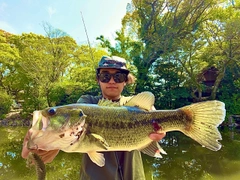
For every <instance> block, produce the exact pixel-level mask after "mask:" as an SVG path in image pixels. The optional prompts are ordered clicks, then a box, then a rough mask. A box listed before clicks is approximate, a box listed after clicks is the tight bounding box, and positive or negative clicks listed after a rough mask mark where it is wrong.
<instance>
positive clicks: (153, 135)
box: [148, 132, 166, 141]
mask: <svg viewBox="0 0 240 180" xmlns="http://www.w3.org/2000/svg"><path fill="white" fill-rule="evenodd" d="M165 135H166V133H156V132H153V133H150V134H149V136H148V137H149V138H150V139H151V140H153V141H160V140H161V139H163V138H164V137H165Z"/></svg>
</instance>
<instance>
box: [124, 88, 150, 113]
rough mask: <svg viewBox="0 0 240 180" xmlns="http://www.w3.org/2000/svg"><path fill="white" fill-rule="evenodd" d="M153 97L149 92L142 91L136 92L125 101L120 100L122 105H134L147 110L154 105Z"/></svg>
mask: <svg viewBox="0 0 240 180" xmlns="http://www.w3.org/2000/svg"><path fill="white" fill-rule="evenodd" d="M154 102H155V97H154V95H153V94H152V93H151V92H148V91H145V92H142V93H139V94H137V95H136V96H133V97H132V98H131V99H130V100H128V101H127V102H124V101H123V102H122V103H124V104H122V103H121V102H120V104H121V105H123V106H136V107H139V108H140V109H144V110H147V111H150V110H151V109H152V107H153V105H154Z"/></svg>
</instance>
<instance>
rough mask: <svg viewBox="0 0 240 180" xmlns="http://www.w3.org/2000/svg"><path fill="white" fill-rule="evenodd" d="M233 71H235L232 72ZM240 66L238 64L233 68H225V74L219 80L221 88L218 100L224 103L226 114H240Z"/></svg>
mask: <svg viewBox="0 0 240 180" xmlns="http://www.w3.org/2000/svg"><path fill="white" fill-rule="evenodd" d="M234 71H235V73H234ZM239 79H240V68H239V67H238V66H235V67H233V69H230V68H227V70H226V75H225V77H224V79H223V81H222V82H221V88H220V89H219V92H218V98H219V100H221V101H223V102H224V103H225V106H226V109H227V116H228V115H233V114H238V115H239V114H240V87H239Z"/></svg>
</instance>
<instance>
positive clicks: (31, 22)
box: [0, 0, 131, 44]
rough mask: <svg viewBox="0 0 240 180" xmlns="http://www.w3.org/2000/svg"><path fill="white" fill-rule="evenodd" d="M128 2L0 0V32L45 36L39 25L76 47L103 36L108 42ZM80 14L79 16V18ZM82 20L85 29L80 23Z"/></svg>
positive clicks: (129, 0) (118, 24)
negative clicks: (70, 40) (65, 37)
mask: <svg viewBox="0 0 240 180" xmlns="http://www.w3.org/2000/svg"><path fill="white" fill-rule="evenodd" d="M130 2H131V0H0V29H3V30H4V31H7V32H10V33H13V34H18V35H20V34H22V33H30V32H32V33H35V34H42V35H46V33H45V31H44V28H43V23H49V24H50V25H51V26H53V27H54V28H57V29H61V30H62V31H64V32H66V33H67V34H68V35H70V36H71V37H72V38H73V39H75V40H76V42H77V43H78V44H86V43H87V35H88V37H89V41H90V42H91V43H95V42H97V41H96V37H98V36H100V35H104V37H106V38H109V39H110V40H111V41H112V42H114V41H113V39H114V37H115V31H117V30H119V29H120V28H121V20H122V18H123V17H124V15H125V14H126V6H127V3H130ZM81 14H82V15H81ZM82 16H83V19H84V23H85V26H86V29H87V35H86V32H85V27H84V24H83V21H82Z"/></svg>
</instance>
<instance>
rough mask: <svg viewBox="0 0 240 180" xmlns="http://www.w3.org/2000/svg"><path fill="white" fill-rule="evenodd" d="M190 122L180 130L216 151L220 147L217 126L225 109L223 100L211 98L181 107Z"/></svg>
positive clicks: (223, 116)
mask: <svg viewBox="0 0 240 180" xmlns="http://www.w3.org/2000/svg"><path fill="white" fill-rule="evenodd" d="M181 110H182V111H184V113H185V114H187V115H188V116H189V117H190V118H191V119H192V123H190V125H189V126H186V128H184V129H183V130H182V132H183V133H184V134H185V135H187V136H189V137H191V138H192V139H194V140H195V141H197V142H198V143H200V144H201V145H202V146H203V147H206V148H208V149H210V150H213V151H217V150H219V149H220V148H221V146H222V145H221V143H219V142H218V140H222V136H221V134H220V132H219V131H218V128H217V127H218V126H219V125H220V124H221V123H222V122H223V121H224V118H225V115H226V110H225V104H224V103H223V102H220V101H217V100H213V101H205V102H200V103H195V104H192V105H189V106H185V107H183V108H181Z"/></svg>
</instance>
